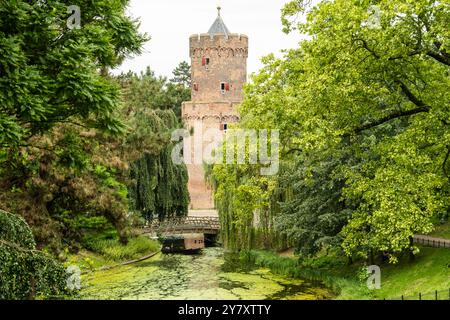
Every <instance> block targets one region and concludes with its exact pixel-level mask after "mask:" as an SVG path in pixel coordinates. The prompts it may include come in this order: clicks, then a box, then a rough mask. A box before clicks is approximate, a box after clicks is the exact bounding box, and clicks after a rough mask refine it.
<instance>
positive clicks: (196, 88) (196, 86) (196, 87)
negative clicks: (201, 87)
mask: <svg viewBox="0 0 450 320" xmlns="http://www.w3.org/2000/svg"><path fill="white" fill-rule="evenodd" d="M194 91H198V83H194Z"/></svg>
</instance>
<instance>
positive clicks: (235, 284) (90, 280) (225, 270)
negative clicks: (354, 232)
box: [80, 248, 331, 300]
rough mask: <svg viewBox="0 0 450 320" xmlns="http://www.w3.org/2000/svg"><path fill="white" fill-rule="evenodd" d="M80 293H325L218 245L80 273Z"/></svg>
mask: <svg viewBox="0 0 450 320" xmlns="http://www.w3.org/2000/svg"><path fill="white" fill-rule="evenodd" d="M82 283H83V289H82V290H81V293H80V298H81V299H102V300H103V299H114V300H117V299H123V300H128V299H132V300H143V299H145V300H164V299H170V300H171V299H177V300H215V299H219V300H224V299H227V300H240V299H244V300H245V299H251V300H266V299H269V300H283V299H289V300H311V299H329V298H331V294H330V292H329V291H328V290H327V289H326V288H325V287H323V286H322V285H320V284H318V283H313V282H310V281H305V280H301V279H290V278H286V277H283V276H278V275H275V274H273V273H271V272H270V270H268V269H259V268H250V269H248V268H242V266H240V265H239V264H237V263H236V259H233V257H232V256H229V255H228V254H225V253H224V251H223V249H221V248H207V249H204V250H203V252H202V253H201V254H198V255H181V254H158V255H157V256H155V257H153V258H151V259H149V260H147V261H143V262H140V263H136V264H133V265H128V266H122V267H119V268H115V269H111V270H105V271H98V272H94V273H90V274H87V275H85V276H83V281H82Z"/></svg>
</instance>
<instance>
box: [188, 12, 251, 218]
mask: <svg viewBox="0 0 450 320" xmlns="http://www.w3.org/2000/svg"><path fill="white" fill-rule="evenodd" d="M218 9H219V14H218V17H217V19H216V20H215V21H214V23H213V25H212V26H211V28H210V30H209V31H208V33H204V34H196V35H192V36H191V37H190V38H189V47H190V57H191V72H192V74H191V79H192V95H191V96H192V98H191V101H189V102H184V103H183V105H182V117H183V120H184V122H185V124H186V126H187V128H188V129H193V130H194V129H195V127H196V126H198V124H199V123H200V124H201V126H202V130H203V132H205V131H206V130H208V129H211V128H215V129H219V130H221V131H222V132H225V131H226V130H227V128H228V126H229V125H230V124H232V123H236V122H238V121H239V114H238V112H237V105H239V104H240V103H241V101H242V89H243V86H244V84H245V82H246V80H247V57H248V37H247V36H245V35H242V34H236V33H230V32H229V31H228V28H227V27H226V25H225V23H224V22H223V20H222V18H221V16H220V8H218ZM194 131H195V130H194ZM194 134H195V132H194ZM187 168H188V173H189V185H188V188H189V194H190V196H191V203H190V209H192V210H202V209H214V200H213V195H212V190H211V187H210V186H209V185H208V184H207V183H206V182H205V177H204V170H203V165H200V164H198V163H197V164H194V163H193V164H187Z"/></svg>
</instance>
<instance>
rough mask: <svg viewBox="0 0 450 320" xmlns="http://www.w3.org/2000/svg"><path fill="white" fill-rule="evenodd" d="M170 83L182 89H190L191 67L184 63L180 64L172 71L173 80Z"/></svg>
mask: <svg viewBox="0 0 450 320" xmlns="http://www.w3.org/2000/svg"><path fill="white" fill-rule="evenodd" d="M170 82H172V83H174V84H178V85H181V86H183V87H184V88H190V87H191V66H190V65H189V63H187V62H186V61H182V62H180V64H179V65H178V66H177V67H176V68H175V69H174V70H173V78H172V79H170Z"/></svg>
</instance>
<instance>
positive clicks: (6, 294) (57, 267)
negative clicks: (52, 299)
mask: <svg viewBox="0 0 450 320" xmlns="http://www.w3.org/2000/svg"><path fill="white" fill-rule="evenodd" d="M35 247H36V244H35V242H34V238H33V234H32V232H31V230H30V228H29V227H28V225H27V224H26V222H25V221H24V220H23V218H21V217H19V216H17V215H13V214H10V213H7V212H5V211H3V210H0V300H4V299H8V300H12V299H33V298H35V297H41V298H45V297H48V296H58V295H61V294H64V293H65V292H66V288H65V286H66V276H67V275H66V272H65V270H64V267H63V265H62V264H60V263H58V262H57V261H55V260H54V258H53V257H51V256H50V255H48V254H46V253H44V252H41V251H37V250H36V248H35Z"/></svg>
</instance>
